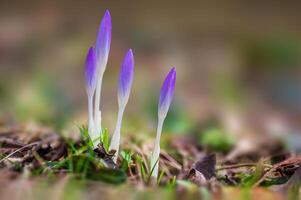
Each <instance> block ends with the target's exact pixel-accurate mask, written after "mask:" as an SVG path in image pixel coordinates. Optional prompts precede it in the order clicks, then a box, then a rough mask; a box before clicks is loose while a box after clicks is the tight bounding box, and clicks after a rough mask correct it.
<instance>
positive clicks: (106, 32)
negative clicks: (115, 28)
mask: <svg viewBox="0 0 301 200" xmlns="http://www.w3.org/2000/svg"><path fill="white" fill-rule="evenodd" d="M111 35H112V24H111V15H110V12H109V10H106V12H105V15H104V16H103V18H102V20H101V23H100V26H99V29H98V33H97V39H96V46H95V51H96V58H97V62H98V63H101V65H100V67H104V68H105V66H106V64H107V61H108V56H109V52H110V45H111ZM98 70H101V69H98Z"/></svg>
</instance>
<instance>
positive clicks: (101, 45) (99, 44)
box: [92, 10, 112, 147]
mask: <svg viewBox="0 0 301 200" xmlns="http://www.w3.org/2000/svg"><path fill="white" fill-rule="evenodd" d="M111 35H112V25H111V15H110V12H109V11H108V10H106V12H105V15H104V16H103V18H102V20H101V23H100V27H99V30H98V33H97V39H96V46H95V53H96V60H97V78H98V80H97V86H96V93H95V102H94V125H95V126H94V131H93V132H94V133H93V138H92V140H93V141H94V146H95V147H96V146H97V144H98V143H99V140H98V139H99V138H100V134H101V111H100V93H101V85H102V78H103V74H104V71H105V69H106V66H107V62H108V57H109V52H110V45H111Z"/></svg>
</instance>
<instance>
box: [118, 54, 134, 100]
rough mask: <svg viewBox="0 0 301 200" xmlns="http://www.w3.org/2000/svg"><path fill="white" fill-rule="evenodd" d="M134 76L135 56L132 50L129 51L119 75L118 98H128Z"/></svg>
mask: <svg viewBox="0 0 301 200" xmlns="http://www.w3.org/2000/svg"><path fill="white" fill-rule="evenodd" d="M133 76H134V56H133V51H132V50H131V49H129V50H128V52H127V54H126V56H125V58H124V60H123V63H122V65H121V70H120V73H119V85H118V97H119V98H120V99H122V98H128V97H129V95H130V91H131V86H132V82H133Z"/></svg>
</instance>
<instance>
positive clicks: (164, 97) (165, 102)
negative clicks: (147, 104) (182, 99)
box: [158, 67, 177, 117]
mask: <svg viewBox="0 0 301 200" xmlns="http://www.w3.org/2000/svg"><path fill="white" fill-rule="evenodd" d="M176 75H177V72H176V68H175V67H173V68H172V69H171V70H170V72H169V73H168V75H167V76H166V78H165V80H164V83H163V85H162V87H161V91H160V98H159V108H158V113H159V116H162V117H165V116H166V114H167V112H168V109H169V106H170V104H171V101H172V98H173V94H174V89H175V84H176Z"/></svg>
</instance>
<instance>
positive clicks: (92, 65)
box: [85, 47, 97, 136]
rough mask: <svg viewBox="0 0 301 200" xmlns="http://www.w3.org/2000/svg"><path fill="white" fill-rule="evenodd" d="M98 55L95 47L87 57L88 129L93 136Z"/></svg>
mask: <svg viewBox="0 0 301 200" xmlns="http://www.w3.org/2000/svg"><path fill="white" fill-rule="evenodd" d="M96 75H97V74H96V56H95V51H94V49H93V47H91V48H90V49H89V52H88V54H87V58H86V66H85V79H86V92H87V96H88V112H89V122H88V131H89V134H90V136H91V134H93V124H94V121H93V96H94V92H95V88H96Z"/></svg>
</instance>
